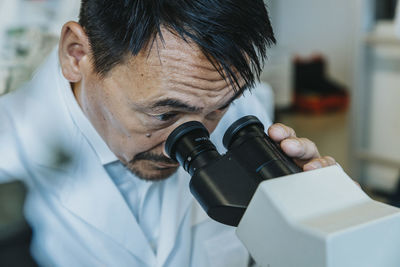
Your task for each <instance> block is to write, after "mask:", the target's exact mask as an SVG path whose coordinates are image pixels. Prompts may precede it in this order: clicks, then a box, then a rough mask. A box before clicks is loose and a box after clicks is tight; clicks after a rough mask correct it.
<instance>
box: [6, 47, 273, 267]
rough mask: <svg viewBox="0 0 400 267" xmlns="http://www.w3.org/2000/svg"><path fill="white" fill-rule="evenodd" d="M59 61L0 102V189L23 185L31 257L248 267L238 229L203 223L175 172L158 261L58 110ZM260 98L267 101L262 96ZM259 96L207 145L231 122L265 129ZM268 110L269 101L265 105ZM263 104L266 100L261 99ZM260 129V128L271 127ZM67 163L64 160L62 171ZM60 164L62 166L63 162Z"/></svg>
mask: <svg viewBox="0 0 400 267" xmlns="http://www.w3.org/2000/svg"><path fill="white" fill-rule="evenodd" d="M67 83H68V82H67V81H66V80H65V78H64V77H63V76H62V74H61V71H60V67H59V62H58V57H57V53H56V52H53V53H52V55H51V56H50V57H49V59H48V60H47V62H46V63H45V64H44V65H43V66H42V67H41V68H40V69H39V71H38V72H37V73H36V75H35V76H34V78H33V80H32V81H31V82H30V83H28V84H27V85H26V86H25V87H24V88H22V89H20V90H17V91H15V92H12V93H10V94H8V95H6V96H3V97H1V98H0V181H1V182H4V181H8V180H12V179H20V180H22V181H24V182H25V183H26V184H27V186H28V188H29V194H28V196H27V199H26V202H25V215H26V218H27V220H28V221H29V223H30V224H31V226H32V228H33V230H34V236H33V241H32V253H33V256H34V257H35V258H36V260H37V261H38V263H39V264H40V265H43V266H66V267H70V266H118V267H120V266H170V267H179V266H182V267H187V266H193V267H194V266H199V267H202V266H211V267H219V266H229V267H232V266H246V265H247V261H248V256H247V252H246V250H245V249H244V247H243V246H242V245H241V243H240V242H239V241H238V239H237V238H236V236H235V234H234V228H232V227H228V226H225V225H222V224H220V223H217V222H214V221H212V220H211V219H209V218H208V217H207V216H206V215H205V213H204V212H203V211H202V209H201V208H200V207H199V206H198V204H197V203H196V202H195V201H194V199H193V197H192V196H191V194H190V192H189V189H188V182H189V177H188V175H187V174H186V173H185V172H184V171H183V170H182V169H180V170H179V171H178V172H177V173H176V174H175V175H173V176H172V177H170V178H169V179H167V180H166V181H164V183H165V188H166V189H165V191H164V195H163V202H162V212H161V222H160V236H159V244H158V249H157V254H156V255H154V253H153V252H152V249H151V248H150V246H149V245H148V242H147V240H146V237H145V236H144V234H143V232H142V231H141V229H140V227H139V226H138V224H137V222H136V220H135V218H134V216H133V215H132V212H131V211H130V209H129V208H128V206H127V204H126V203H125V201H124V199H123V197H122V196H121V193H120V192H119V191H118V189H117V188H116V186H115V184H114V183H113V182H112V180H111V179H110V177H109V176H108V174H107V172H106V171H105V170H104V168H103V166H102V165H101V163H100V160H99V158H98V156H97V154H96V153H95V152H94V150H93V148H92V147H91V146H90V142H88V140H87V137H85V136H84V135H83V134H82V132H81V131H80V130H79V128H78V127H77V126H76V123H75V122H74V120H73V119H72V118H71V116H70V111H69V107H68V106H67V105H66V103H65V101H64V96H63V94H64V93H65V92H63V88H66V84H67ZM260 93H261V95H264V96H265V93H267V91H265V92H260ZM259 96H260V95H259V94H253V95H249V96H247V97H245V98H244V99H242V100H239V101H238V103H236V104H234V105H233V106H232V107H231V110H230V111H228V114H227V115H226V118H224V119H223V121H222V122H221V123H220V125H219V126H218V128H217V130H216V132H215V133H216V134H214V135H213V138H214V139H215V140H217V141H218V147H221V139H222V132H223V130H224V128H226V127H227V126H228V125H229V124H230V123H231V122H232V121H234V120H235V119H236V118H238V117H240V116H242V115H247V114H250V113H251V114H255V115H257V116H258V117H259V118H260V119H261V120H262V121H264V123H265V124H267V125H268V124H270V121H269V119H268V117H267V114H266V112H265V110H266V109H267V107H265V106H263V105H261V104H260V101H259V100H258V98H259ZM266 97H267V98H268V101H269V102H270V103H271V99H270V96H266ZM266 101H267V100H266ZM267 125H266V126H267ZM63 155H64V156H65V155H66V156H67V158H69V160H68V161H67V162H65V160H64V161H63V160H60V159H63ZM64 158H65V157H64Z"/></svg>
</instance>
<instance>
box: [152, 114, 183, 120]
mask: <svg viewBox="0 0 400 267" xmlns="http://www.w3.org/2000/svg"><path fill="white" fill-rule="evenodd" d="M177 115H178V113H176V112H167V113H163V114H160V115H154V116H153V117H155V118H156V119H157V120H159V121H169V120H171V119H173V118H175V117H176V116H177Z"/></svg>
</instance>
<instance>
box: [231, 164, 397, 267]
mask: <svg viewBox="0 0 400 267" xmlns="http://www.w3.org/2000/svg"><path fill="white" fill-rule="evenodd" d="M237 235H238V237H239V239H240V240H241V241H242V242H243V244H244V245H245V246H246V248H247V249H248V251H249V252H250V254H251V255H252V257H253V258H254V259H255V261H256V262H257V263H258V264H259V265H260V266H266V267H303V266H304V267H398V266H400V253H399V249H400V210H399V209H398V208H395V207H392V206H389V205H386V204H383V203H380V202H377V201H374V200H372V199H370V198H369V197H368V196H367V195H366V194H365V193H364V192H363V191H362V190H361V188H360V187H359V186H358V185H357V184H355V183H354V182H353V181H352V180H351V179H350V178H349V177H348V176H347V175H346V173H345V172H344V171H343V170H342V169H341V168H340V167H339V166H331V167H327V168H323V169H318V170H314V171H309V172H303V173H298V174H293V175H288V176H285V177H281V178H276V179H272V180H268V181H264V182H262V183H261V184H260V186H259V187H258V189H257V191H256V193H255V195H254V197H253V198H252V200H251V202H250V204H249V205H248V207H247V209H246V212H245V214H244V216H243V218H242V219H241V221H240V223H239V226H238V227H237Z"/></svg>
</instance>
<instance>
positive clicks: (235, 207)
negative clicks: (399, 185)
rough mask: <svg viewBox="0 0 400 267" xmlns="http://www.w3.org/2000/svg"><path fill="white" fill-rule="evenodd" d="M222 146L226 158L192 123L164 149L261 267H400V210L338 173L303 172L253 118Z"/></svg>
mask: <svg viewBox="0 0 400 267" xmlns="http://www.w3.org/2000/svg"><path fill="white" fill-rule="evenodd" d="M223 144H224V146H225V147H226V148H227V152H226V153H225V154H224V155H221V154H220V153H219V152H218V151H217V149H216V147H215V146H214V144H213V143H212V142H211V141H210V139H209V133H208V131H207V129H206V128H205V127H204V126H203V125H202V124H201V123H200V122H196V121H191V122H187V123H184V124H182V125H180V126H179V127H177V128H176V129H175V130H174V131H173V132H172V133H171V134H170V136H169V137H168V139H167V141H166V144H165V149H166V152H167V153H168V155H169V156H170V157H171V158H172V159H175V160H177V161H178V162H179V163H180V164H181V166H182V167H183V168H184V169H185V170H186V171H187V172H188V173H189V174H190V175H191V180H190V191H191V192H192V194H193V196H194V197H195V199H196V200H197V201H198V202H199V203H200V205H201V206H202V207H203V209H204V210H205V212H206V213H207V214H208V216H209V217H211V218H212V219H214V220H216V221H218V222H220V223H223V224H226V225H230V226H235V227H237V228H236V234H237V236H238V237H239V239H240V240H241V241H242V242H243V244H244V245H245V247H246V248H247V249H248V251H249V253H250V254H251V256H252V257H253V258H254V260H255V261H256V263H257V264H258V265H260V266H265V267H399V266H400V209H398V208H395V207H392V206H389V205H386V204H383V203H380V202H377V201H374V200H372V199H371V198H369V197H368V196H367V194H365V193H364V192H363V191H362V189H361V188H360V187H359V186H358V185H357V184H356V183H354V182H353V181H352V180H351V179H350V177H348V176H347V174H346V173H345V172H344V171H343V170H342V169H341V168H340V167H339V166H331V167H327V168H322V169H318V170H314V171H308V172H302V170H301V168H299V167H298V166H297V165H296V164H295V163H294V162H293V161H292V159H290V158H289V157H287V156H286V155H285V154H284V153H283V152H282V151H281V149H280V147H279V145H278V144H276V143H275V142H274V141H273V140H271V139H270V138H269V137H268V135H267V134H266V133H265V131H264V126H263V124H262V123H261V122H260V121H259V120H258V119H257V117H254V116H246V117H243V118H241V119H239V120H237V121H236V122H234V123H233V124H232V125H231V126H230V127H229V128H228V130H227V131H226V133H225V135H224V137H223Z"/></svg>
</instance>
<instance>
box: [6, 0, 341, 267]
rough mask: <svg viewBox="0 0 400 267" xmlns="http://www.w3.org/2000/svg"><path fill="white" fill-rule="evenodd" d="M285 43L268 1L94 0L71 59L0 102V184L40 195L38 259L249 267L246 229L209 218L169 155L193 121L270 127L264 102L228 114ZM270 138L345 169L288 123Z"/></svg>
mask: <svg viewBox="0 0 400 267" xmlns="http://www.w3.org/2000/svg"><path fill="white" fill-rule="evenodd" d="M273 42H274V37H273V32H272V28H271V26H270V23H269V19H268V14H267V11H266V9H265V6H264V3H263V1H262V0H248V1H244V0H218V1H210V0H196V1H193V0H190V1H188V0H163V1H162V0H130V1H129V0H126V1H106V0H103V1H100V0H84V1H82V7H81V13H80V21H79V23H76V22H68V23H67V24H65V26H64V28H63V30H62V34H61V39H60V43H59V47H58V55H57V54H55V53H54V54H53V55H51V56H50V58H49V59H48V61H47V62H46V63H45V64H44V66H43V67H42V68H41V69H40V70H39V71H38V72H37V74H36V75H35V77H34V78H33V80H32V81H31V82H30V83H29V84H28V85H27V86H25V88H23V89H22V90H18V91H16V92H14V93H12V94H9V95H7V96H5V97H3V98H2V99H1V100H0V119H1V125H0V144H1V146H0V179H1V180H3V181H5V180H8V179H22V180H23V181H24V182H25V183H26V184H27V185H28V187H29V195H28V197H27V201H26V207H25V213H26V217H27V220H28V221H29V222H30V224H31V225H32V227H33V230H34V237H33V243H32V253H33V255H34V257H35V259H36V260H37V261H38V263H39V264H40V265H43V266H246V265H247V262H248V254H247V252H246V250H245V249H244V248H243V247H242V245H241V244H240V242H239V241H238V240H237V239H236V237H235V235H234V229H233V228H231V227H227V226H224V225H222V224H219V223H217V222H214V221H212V220H210V219H208V218H207V216H205V214H204V212H203V211H202V210H201V208H199V206H198V205H197V204H196V202H195V201H194V200H193V198H192V196H191V195H190V193H189V191H188V182H189V178H188V175H187V174H186V173H184V171H182V170H181V169H179V170H178V171H177V168H178V165H177V163H176V162H174V161H173V160H171V159H169V158H168V157H167V156H166V155H165V154H164V152H163V147H164V142H165V140H166V138H167V137H168V135H169V134H170V133H171V131H172V130H173V129H175V128H176V127H177V126H178V125H180V124H182V123H184V122H186V121H190V120H196V121H200V122H202V123H203V124H204V125H205V126H206V127H207V128H208V130H209V131H210V132H212V131H214V129H215V128H216V127H217V124H218V123H219V121H220V120H221V118H222V117H223V116H224V114H225V113H228V114H226V116H225V118H224V121H223V122H222V124H227V123H229V122H231V121H233V120H234V119H235V118H238V117H239V116H242V115H247V114H249V113H252V114H255V115H257V116H259V117H260V119H261V120H262V121H263V122H264V123H266V124H268V123H269V121H268V120H269V119H268V118H267V117H266V115H265V114H264V113H265V112H264V108H263V105H262V103H259V101H258V100H257V99H256V98H255V97H254V95H250V96H248V97H246V98H243V100H237V103H236V105H234V106H233V107H232V108H231V109H230V110H229V111H228V107H229V106H230V105H231V103H232V102H233V101H234V100H235V99H237V98H238V97H239V96H240V95H241V94H242V93H243V92H244V91H245V89H247V88H251V87H252V86H253V85H254V83H255V81H256V79H257V78H258V77H259V74H260V71H261V67H262V63H263V59H264V58H265V55H266V47H267V46H268V45H269V44H272V43H273ZM222 130H223V129H221V128H219V129H217V130H216V132H215V135H214V136H213V138H215V140H220V139H221V138H222V135H221V133H222ZM269 134H270V136H271V137H272V138H273V139H274V140H275V141H277V142H281V146H282V148H283V150H284V151H285V152H286V153H287V154H288V155H290V156H291V157H294V158H295V160H296V161H297V163H298V164H299V165H300V166H302V167H303V168H304V170H310V169H314V168H318V167H322V166H328V165H331V164H334V160H333V159H331V158H329V157H326V158H320V156H319V153H318V151H317V149H316V147H315V145H314V144H313V143H312V142H311V141H309V140H307V139H303V138H297V137H296V135H295V133H294V131H293V130H292V129H290V128H288V127H286V126H283V125H275V126H273V127H271V128H270V129H269Z"/></svg>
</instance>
